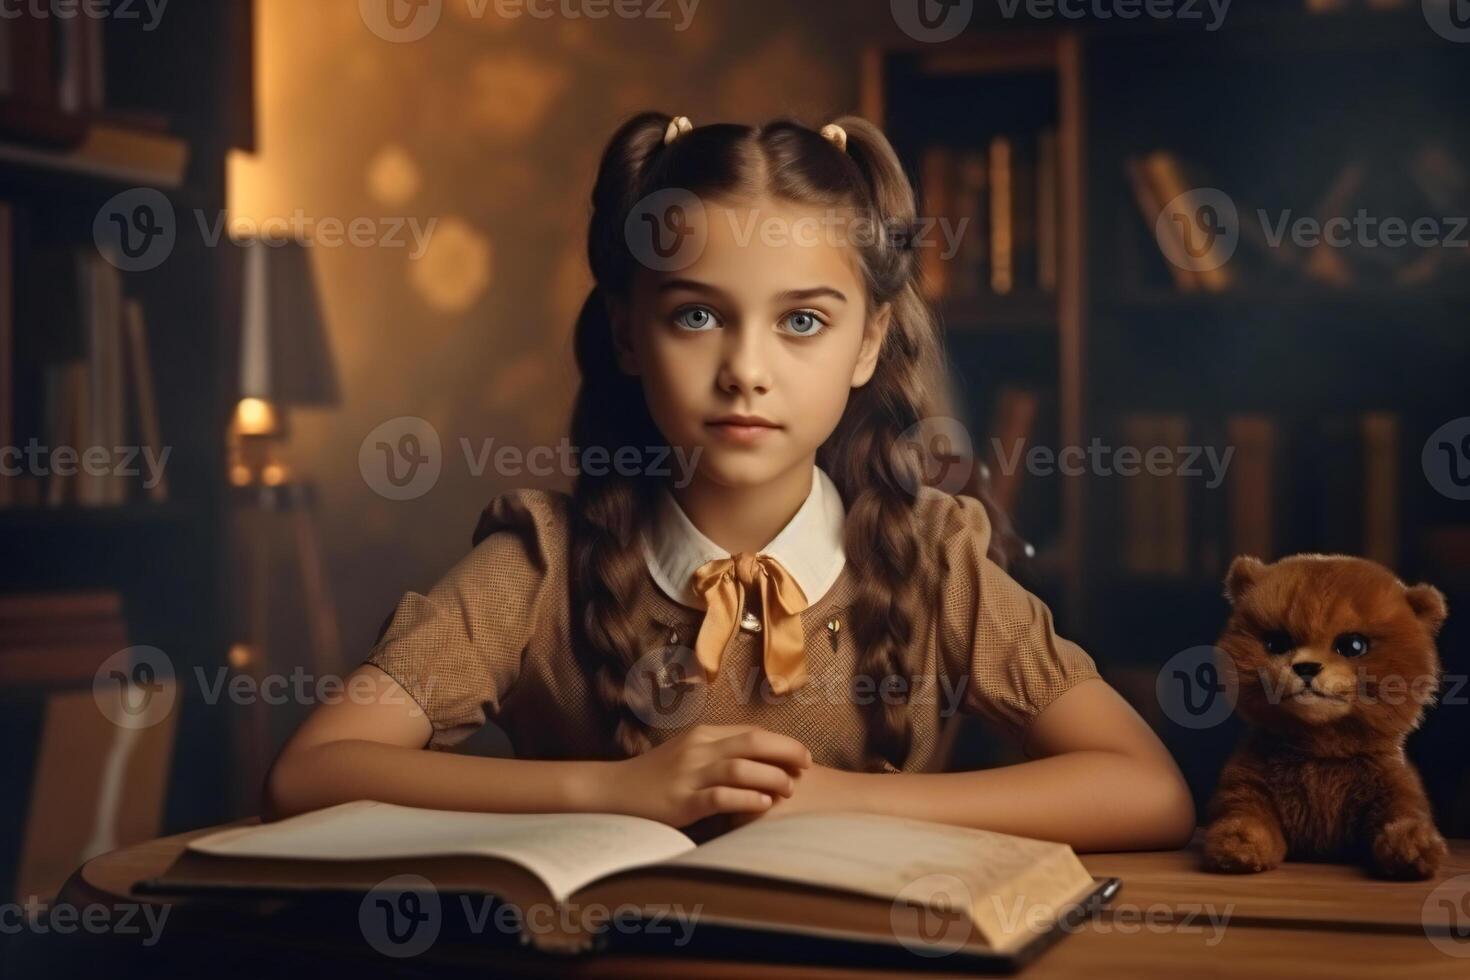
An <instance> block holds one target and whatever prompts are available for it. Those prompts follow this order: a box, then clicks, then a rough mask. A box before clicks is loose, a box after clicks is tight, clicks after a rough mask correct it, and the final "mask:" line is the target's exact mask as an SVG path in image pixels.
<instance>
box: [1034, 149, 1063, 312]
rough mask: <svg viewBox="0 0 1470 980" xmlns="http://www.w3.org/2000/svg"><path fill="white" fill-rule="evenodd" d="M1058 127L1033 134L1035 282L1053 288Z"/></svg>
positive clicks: (1058, 223)
mask: <svg viewBox="0 0 1470 980" xmlns="http://www.w3.org/2000/svg"><path fill="white" fill-rule="evenodd" d="M1059 152H1060V151H1059V144H1058V142H1057V130H1056V127H1054V126H1048V127H1046V128H1045V129H1043V130H1042V131H1041V133H1040V134H1039V135H1038V136H1037V138H1036V284H1037V285H1038V286H1040V287H1041V289H1042V291H1043V292H1048V293H1050V292H1055V291H1056V288H1057V281H1058V277H1059V275H1060V273H1061V265H1060V262H1061V254H1060V250H1061V232H1062V200H1061V199H1062V185H1061V167H1060V157H1059Z"/></svg>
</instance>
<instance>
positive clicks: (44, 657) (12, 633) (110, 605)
mask: <svg viewBox="0 0 1470 980" xmlns="http://www.w3.org/2000/svg"><path fill="white" fill-rule="evenodd" d="M127 646H128V630H127V624H126V622H125V621H124V619H123V613H122V597H121V596H119V595H118V594H117V593H116V592H113V591H108V590H85V591H77V592H42V593H17V594H11V595H3V596H0V688H7V689H16V688H27V689H57V688H71V687H90V686H91V684H92V681H93V679H94V678H95V677H96V674H97V670H98V668H99V667H100V666H101V665H102V663H103V662H104V661H105V660H107V658H108V657H111V656H112V655H113V654H114V653H116V652H117V651H119V650H123V649H126V648H127Z"/></svg>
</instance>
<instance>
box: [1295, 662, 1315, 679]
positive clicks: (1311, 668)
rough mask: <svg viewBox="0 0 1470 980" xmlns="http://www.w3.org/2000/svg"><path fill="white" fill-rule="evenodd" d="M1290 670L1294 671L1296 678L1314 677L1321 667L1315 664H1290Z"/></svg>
mask: <svg viewBox="0 0 1470 980" xmlns="http://www.w3.org/2000/svg"><path fill="white" fill-rule="evenodd" d="M1291 669H1292V670H1294V671H1296V673H1297V676H1298V677H1316V676H1317V674H1318V673H1319V672H1320V671H1321V670H1322V665H1321V664H1317V663H1311V662H1310V661H1309V662H1307V663H1300V664H1292V665H1291Z"/></svg>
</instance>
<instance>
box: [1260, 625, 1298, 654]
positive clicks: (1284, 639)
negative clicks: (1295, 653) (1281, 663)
mask: <svg viewBox="0 0 1470 980" xmlns="http://www.w3.org/2000/svg"><path fill="white" fill-rule="evenodd" d="M1261 646H1263V647H1265V648H1266V652H1267V653H1289V652H1290V651H1291V650H1292V648H1294V647H1295V646H1296V644H1295V643H1293V642H1292V641H1291V634H1290V633H1288V632H1286V631H1285V630H1272V631H1271V632H1269V633H1266V634H1265V635H1263V636H1262V637H1261Z"/></svg>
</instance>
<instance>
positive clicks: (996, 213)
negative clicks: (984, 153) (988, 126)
mask: <svg viewBox="0 0 1470 980" xmlns="http://www.w3.org/2000/svg"><path fill="white" fill-rule="evenodd" d="M1012 148H1013V147H1012V142H1011V140H1010V138H1009V137H1006V136H997V137H995V138H993V139H992V140H991V141H990V291H991V292H993V293H995V294H996V295H998V296H1005V295H1007V294H1009V293H1010V291H1011V290H1012V289H1014V288H1015V286H1016V229H1015V218H1016V213H1015V203H1016V199H1015V193H1014V190H1013V188H1012V181H1014V179H1015V171H1014V169H1013V166H1012V164H1013V163H1014V154H1013V153H1012Z"/></svg>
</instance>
